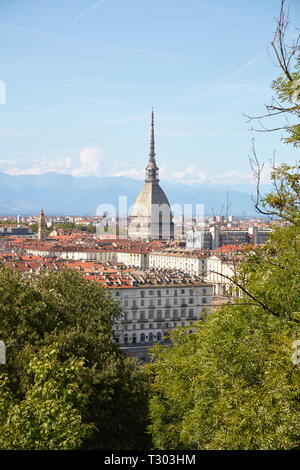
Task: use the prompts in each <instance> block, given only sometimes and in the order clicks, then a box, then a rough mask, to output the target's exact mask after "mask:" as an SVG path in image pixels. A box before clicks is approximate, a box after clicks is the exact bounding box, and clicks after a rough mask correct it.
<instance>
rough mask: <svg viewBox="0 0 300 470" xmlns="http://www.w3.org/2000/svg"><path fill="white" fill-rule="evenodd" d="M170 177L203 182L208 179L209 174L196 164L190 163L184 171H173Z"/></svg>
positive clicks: (188, 181) (178, 179)
mask: <svg viewBox="0 0 300 470" xmlns="http://www.w3.org/2000/svg"><path fill="white" fill-rule="evenodd" d="M170 179H173V180H177V181H181V182H185V183H203V182H204V181H206V180H207V174H206V172H205V171H203V170H202V171H199V170H197V169H196V167H195V166H194V165H190V166H188V167H187V168H186V169H185V170H183V171H179V172H172V173H171V176H170Z"/></svg>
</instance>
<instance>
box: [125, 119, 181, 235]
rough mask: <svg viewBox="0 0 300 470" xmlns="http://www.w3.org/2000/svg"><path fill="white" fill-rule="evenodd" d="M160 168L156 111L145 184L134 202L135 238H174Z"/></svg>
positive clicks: (131, 229) (132, 229)
mask: <svg viewBox="0 0 300 470" xmlns="http://www.w3.org/2000/svg"><path fill="white" fill-rule="evenodd" d="M158 172H159V168H158V166H157V165H156V160H155V148H154V111H153V110H152V119H151V138H150V153H149V161H148V164H147V166H146V177H145V185H144V187H143V188H142V190H141V191H140V193H139V195H138V197H137V198H136V201H135V203H134V206H133V209H132V212H131V217H130V224H129V227H128V236H129V238H133V239H143V240H151V239H152V240H162V239H169V238H173V236H174V223H173V217H172V212H171V208H170V204H169V201H168V199H167V196H166V195H165V193H164V191H163V190H162V189H161V187H160V185H159V179H158Z"/></svg>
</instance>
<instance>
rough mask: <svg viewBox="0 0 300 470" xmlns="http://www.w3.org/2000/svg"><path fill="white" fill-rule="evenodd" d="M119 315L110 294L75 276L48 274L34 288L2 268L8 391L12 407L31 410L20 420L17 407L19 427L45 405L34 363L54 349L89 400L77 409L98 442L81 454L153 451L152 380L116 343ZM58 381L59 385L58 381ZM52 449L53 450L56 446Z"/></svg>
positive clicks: (0, 315) (88, 439) (0, 309)
mask: <svg viewBox="0 0 300 470" xmlns="http://www.w3.org/2000/svg"><path fill="white" fill-rule="evenodd" d="M118 315H119V308H118V306H117V305H116V304H115V302H114V301H113V300H112V298H111V296H110V295H109V294H108V293H107V291H105V290H104V289H103V288H101V287H99V286H98V285H96V284H94V283H92V282H86V281H85V280H84V278H83V277H82V276H81V275H80V274H78V273H76V272H71V271H67V270H66V271H63V272H60V273H54V272H47V273H45V274H41V275H40V276H39V277H37V279H36V280H35V281H34V282H33V281H26V280H24V279H23V278H22V277H21V275H20V274H19V273H17V272H14V271H11V270H10V269H8V268H4V267H1V268H0V338H1V339H2V340H4V341H5V343H6V345H7V365H6V366H5V367H4V366H2V367H4V368H5V372H6V373H7V376H8V378H9V382H8V383H6V385H5V387H9V390H10V393H11V395H12V399H13V402H12V403H17V404H19V403H21V404H22V403H24V404H23V405H22V406H21V408H20V409H19V412H18V413H19V414H16V413H15V411H14V407H13V408H11V407H10V408H11V409H12V410H13V411H12V413H13V414H14V415H15V416H17V417H18V419H19V420H20V424H19V425H20V426H21V423H23V422H24V420H25V416H26V414H25V415H24V414H22V413H23V411H24V413H25V411H26V410H27V409H28V408H27V403H30V402H31V401H32V399H33V398H34V399H35V400H38V399H39V396H38V394H36V393H35V390H37V388H38V387H39V386H40V385H41V382H40V381H37V379H36V375H35V371H36V369H35V370H34V369H32V360H33V358H34V357H40V354H41V351H42V350H43V348H45V347H46V348H53V347H54V349H55V351H56V353H55V354H56V355H55V361H56V364H57V366H56V367H58V368H61V370H62V371H64V370H65V369H64V368H65V367H67V366H68V364H69V363H70V361H75V363H74V364H77V366H76V367H78V369H77V371H76V377H75V376H74V377H73V378H72V380H73V382H74V380H75V382H76V384H77V385H78V387H79V389H80V391H81V392H82V393H83V395H84V397H85V406H84V407H79V408H78V409H77V408H76V407H75V411H74V412H76V413H80V415H81V419H82V426H83V429H85V427H84V426H85V425H90V424H93V425H94V427H93V432H92V434H91V435H90V436H87V435H86V436H85V438H82V439H81V441H82V443H81V448H96V449H132V448H135V449H137V448H145V447H146V446H147V445H148V436H147V435H146V434H145V426H146V419H147V418H146V417H147V408H146V407H147V388H148V386H147V385H148V376H147V374H146V372H145V370H144V368H143V367H142V366H139V367H137V365H136V363H135V362H134V361H132V360H130V359H129V358H128V357H127V356H125V355H123V353H121V352H120V350H119V349H118V347H117V345H116V344H115V343H113V342H112V341H111V337H112V324H113V321H114V319H115V318H116V317H117V316H118ZM82 360H83V361H84V363H81V362H80V361H82ZM78 361H79V363H78ZM30 364H31V365H30ZM33 364H35V362H33ZM41 367H44V366H43V365H42V364H41ZM51 380H53V381H54V382H55V380H56V379H55V376H53V377H52V379H51ZM73 382H72V383H73ZM53 387H54V388H55V386H53ZM56 387H58V388H59V383H58V384H57V386H56ZM32 394H33V395H32ZM40 398H41V397H40ZM63 401H64V396H63V395H62V396H60V399H59V401H58V402H57V407H58V409H57V416H58V420H59V419H60V418H59V413H60V412H59V407H60V404H62V403H63ZM18 406H19V405H18ZM53 406H55V401H54V402H53ZM33 413H34V411H33ZM55 415H56V414H55ZM46 418H47V417H46ZM1 419H2V421H3V420H4V421H5V419H6V418H5V416H2V418H1ZM47 420H48V418H47ZM9 423H10V424H12V420H9V421H7V424H6V428H5V430H6V433H7V435H8V436H9V435H10V433H12V432H13V428H9ZM53 426H55V424H53ZM88 429H89V428H88ZM34 432H37V433H38V430H37V429H36V430H35V431H34ZM83 434H84V433H83ZM62 437H63V436H62ZM20 442H21V441H20ZM24 445H25V444H24ZM44 445H45V443H44V441H43V440H41V441H37V442H36V443H35V448H44V447H43V446H44ZM48 445H49V447H48V448H52V447H51V445H52V441H49V443H48ZM61 445H64V444H63V442H62V443H61ZM53 446H55V448H58V446H59V443H58V441H55V440H54V441H53ZM28 448H31V447H30V446H29V447H28Z"/></svg>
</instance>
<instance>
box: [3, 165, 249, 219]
mask: <svg viewBox="0 0 300 470" xmlns="http://www.w3.org/2000/svg"><path fill="white" fill-rule="evenodd" d="M143 184H144V183H143V181H140V180H136V179H131V178H126V177H92V176H89V177H81V178H75V177H74V176H72V175H66V174H59V173H44V174H41V175H18V176H11V175H8V174H6V173H1V172H0V214H5V215H6V214H11V215H17V214H20V215H30V214H38V213H39V212H40V210H41V207H43V209H44V212H45V214H46V215H93V214H95V213H96V210H97V207H98V206H99V205H100V204H112V205H113V206H114V207H116V210H118V201H119V199H118V198H119V196H124V195H126V196H127V204H128V207H130V206H131V205H132V204H133V203H134V201H135V199H136V196H137V195H138V193H139V191H140V189H141V188H142V186H143ZM160 184H161V187H162V188H163V190H164V191H165V193H166V195H167V197H168V199H169V202H170V204H171V205H172V204H181V205H183V204H193V205H194V206H195V205H196V204H204V207H205V216H210V215H213V214H215V215H217V214H221V213H222V214H223V215H225V213H226V210H227V201H228V208H229V211H228V212H229V214H232V215H236V216H238V215H246V216H247V215H249V216H250V215H254V214H255V213H256V212H255V209H254V206H253V202H252V199H251V194H250V192H246V191H247V190H248V191H249V188H247V189H246V190H245V191H241V190H237V189H233V188H232V187H230V186H221V185H213V184H198V183H193V184H184V183H171V182H168V181H161V182H160ZM102 212H103V211H102Z"/></svg>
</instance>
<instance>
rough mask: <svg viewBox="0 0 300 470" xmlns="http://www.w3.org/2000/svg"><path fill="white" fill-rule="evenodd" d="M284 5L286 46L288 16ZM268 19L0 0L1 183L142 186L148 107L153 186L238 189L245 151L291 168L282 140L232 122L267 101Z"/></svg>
mask: <svg viewBox="0 0 300 470" xmlns="http://www.w3.org/2000/svg"><path fill="white" fill-rule="evenodd" d="M287 4H288V6H289V8H290V20H291V28H290V38H291V39H292V38H293V35H294V34H295V29H294V25H298V26H299V19H300V18H299V17H300V15H299V13H300V3H299V1H298V0H287ZM279 6H280V0H243V1H242V2H241V1H239V0H203V1H202V0H199V1H198V0H103V1H101V0H99V1H96V0H95V1H93V0H63V1H61V0H60V1H59V0H51V2H45V1H43V0H26V2H25V1H24V0H1V3H0V39H1V40H0V47H1V50H0V54H1V68H0V80H2V81H3V82H5V86H6V104H1V105H0V122H1V127H0V171H3V172H8V173H10V174H22V173H33V174H34V173H43V172H47V171H57V172H61V173H70V174H73V175H74V176H78V177H79V176H87V175H93V176H95V175H97V176H112V175H124V176H132V177H135V178H143V176H144V167H145V164H146V161H147V157H148V152H149V135H150V115H151V109H152V106H154V110H155V126H156V154H157V163H158V166H159V167H160V168H161V178H162V179H168V180H172V181H182V182H188V183H189V182H201V183H217V182H218V183H228V182H231V183H232V184H245V185H246V184H248V183H249V182H250V181H251V170H250V167H249V161H248V157H249V155H250V147H251V138H252V137H255V141H256V149H257V152H258V155H259V157H260V159H261V160H263V161H265V162H267V161H268V160H269V159H270V158H271V157H272V156H273V151H274V150H276V160H277V161H284V162H287V163H294V162H295V160H296V159H297V157H298V152H299V151H296V150H294V149H293V148H291V147H288V146H286V145H285V144H283V143H281V142H280V137H281V135H280V133H268V134H261V133H252V132H251V131H250V130H249V129H250V127H251V124H249V123H247V121H246V118H245V117H244V116H243V113H246V114H249V115H259V114H261V113H264V104H268V103H269V102H270V99H271V95H272V94H271V90H270V84H271V82H272V80H273V79H275V78H276V77H277V75H278V72H279V70H278V69H277V68H276V67H274V65H273V64H272V62H271V60H270V58H269V56H268V49H269V51H270V52H271V47H270V42H271V40H272V37H273V31H274V28H275V24H276V22H275V18H276V17H277V15H278V11H279ZM266 123H267V121H266ZM274 124H278V123H275V122H274ZM270 126H271V127H272V124H271V121H270Z"/></svg>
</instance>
